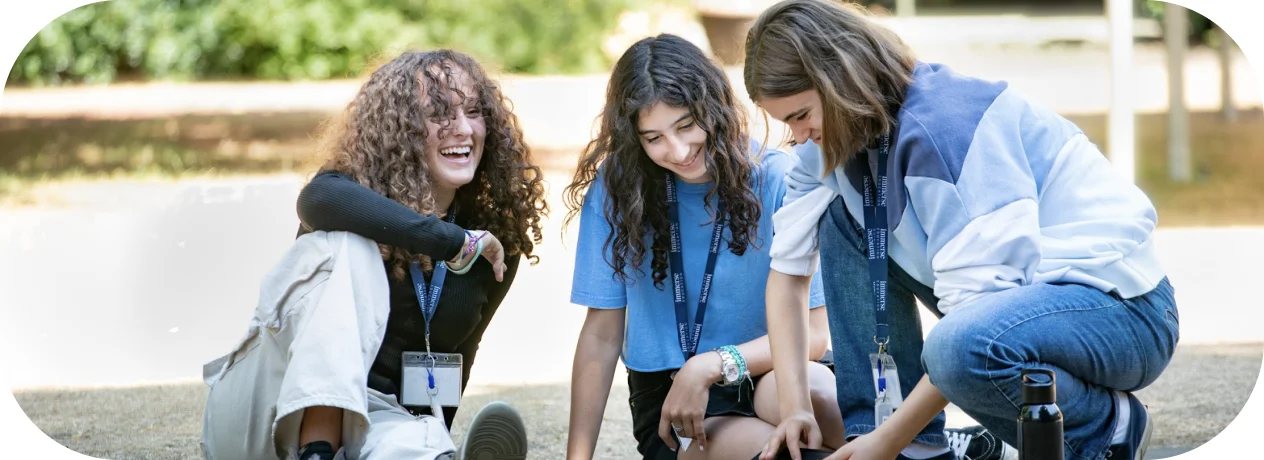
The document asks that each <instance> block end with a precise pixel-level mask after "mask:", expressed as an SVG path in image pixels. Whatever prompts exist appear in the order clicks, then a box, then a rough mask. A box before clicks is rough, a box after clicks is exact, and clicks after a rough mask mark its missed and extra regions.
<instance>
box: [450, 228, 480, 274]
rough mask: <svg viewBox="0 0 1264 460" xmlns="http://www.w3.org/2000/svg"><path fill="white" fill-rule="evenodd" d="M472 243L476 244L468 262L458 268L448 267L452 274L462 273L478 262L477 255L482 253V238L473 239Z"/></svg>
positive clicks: (468, 270) (467, 271)
mask: <svg viewBox="0 0 1264 460" xmlns="http://www.w3.org/2000/svg"><path fill="white" fill-rule="evenodd" d="M474 244H475V246H476V249H475V252H474V257H473V258H472V259H470V261H469V263H466V264H465V266H464V267H461V269H460V270H454V269H452V267H448V271H449V272H451V273H452V274H454V275H464V274H466V273H469V272H470V268H473V267H474V263H475V262H478V257H479V256H481V255H483V239H482V238H481V237H480V238H479V239H477V240H475V243H474Z"/></svg>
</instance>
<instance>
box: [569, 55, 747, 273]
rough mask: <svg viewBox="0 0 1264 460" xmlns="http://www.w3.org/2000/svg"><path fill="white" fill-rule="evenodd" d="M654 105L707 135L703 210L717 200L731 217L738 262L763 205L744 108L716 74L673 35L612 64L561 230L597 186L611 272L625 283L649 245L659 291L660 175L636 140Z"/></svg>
mask: <svg viewBox="0 0 1264 460" xmlns="http://www.w3.org/2000/svg"><path fill="white" fill-rule="evenodd" d="M658 102H662V103H664V104H667V105H668V106H671V107H680V108H685V109H687V110H689V114H690V115H691V116H692V117H693V118H694V120H697V122H698V126H699V127H701V128H702V129H703V130H704V131H705V132H706V133H707V145H706V152H707V154H706V155H704V157H703V158H704V160H705V161H706V165H707V171H709V172H710V173H711V179H712V185H711V188H710V190H709V191H708V192H707V195H706V202H707V203H708V206H710V204H709V203H711V200H712V199H713V198H715V197H716V196H717V195H718V196H719V200H718V201H719V202H720V203H721V205H722V206H723V209H721V210H719V213H723V214H725V215H727V216H728V219H729V231H730V233H731V234H732V239H731V240H730V241H729V250H730V251H732V252H733V253H734V254H737V255H742V254H744V253H745V252H746V247H747V246H748V245H750V244H751V243H752V242H754V241H755V240H756V239H757V235H758V233H757V232H758V225H759V219H760V204H759V200H758V199H757V198H756V195H755V192H754V187H756V186H757V185H756V184H754V183H752V182H753V181H756V180H758V179H757V178H756V177H755V175H754V174H752V171H753V170H754V165H755V161H756V160H755V158H754V157H752V156H751V154H750V148H749V147H750V144H749V138H748V137H747V135H746V133H745V129H746V111H745V107H743V106H742V105H740V103H739V102H738V100H737V98H736V97H735V96H734V93H733V89H732V87H731V86H730V85H729V82H728V79H727V78H726V77H725V76H724V72H723V71H722V70H720V67H719V66H718V65H716V64H715V63H714V62H713V61H712V60H711V59H710V58H709V57H707V55H706V54H704V53H703V52H702V50H701V49H698V47H697V46H694V45H693V44H692V43H690V42H688V41H687V40H685V39H683V38H680V37H678V36H674V35H671V34H661V35H658V36H656V37H649V38H645V39H642V40H641V41H638V42H637V43H636V44H634V45H632V47H631V48H630V49H628V50H627V51H626V52H624V54H623V56H622V57H621V58H619V61H618V63H616V64H615V68H614V71H613V72H612V74H611V76H610V85H609V87H608V88H607V90H606V105H605V109H604V110H603V112H602V114H601V117H600V120H601V122H600V131H599V133H598V135H597V137H596V138H595V139H593V141H592V142H590V143H589V144H588V146H587V148H586V149H585V151H584V153H583V155H581V157H580V160H579V167H578V169H577V170H576V171H575V177H574V179H573V180H572V182H571V184H570V185H568V186H567V187H566V190H565V191H564V196H563V199H564V201H565V203H566V207H567V208H568V209H569V212H568V213H567V216H566V219H565V222H564V225H569V223H570V221H571V219H573V218H574V217H575V216H576V215H578V214H579V213H580V211H581V210H582V208H583V202H584V196H585V195H586V192H587V190H588V187H589V185H591V184H592V183H593V181H595V180H598V177H600V178H601V180H602V181H603V182H602V185H603V186H604V188H605V192H606V195H607V198H606V205H605V210H604V211H605V217H606V221H607V222H609V223H610V226H611V227H612V228H613V231H612V232H611V234H610V235H609V236H608V237H607V238H606V242H605V246H604V247H605V249H606V250H608V251H609V253H610V254H612V255H613V260H610V261H608V262H609V263H610V267H611V268H613V269H614V272H615V273H616V274H617V275H618V276H619V277H620V279H622V280H624V281H626V280H627V278H628V275H627V274H626V269H627V267H629V266H631V267H637V269H638V271H639V267H640V266H641V264H642V263H643V261H644V257H645V252H646V248H645V243H644V241H645V240H644V238H645V236H646V234H647V232H648V233H650V234H651V235H652V238H653V242H652V246H651V248H650V250H651V252H652V254H653V255H652V257H653V258H652V259H651V262H650V266H651V268H652V269H653V274H652V276H653V281H654V285H655V286H659V287H660V288H661V287H662V283H663V280H664V279H666V278H667V264H668V262H667V250H668V247H669V246H670V241H669V240H670V235H669V234H668V232H669V230H668V217H667V204H666V203H667V201H666V191H665V188H666V177H667V170H666V169H664V168H663V167H661V166H659V165H657V164H655V163H654V161H653V160H651V159H650V158H649V155H646V154H645V151H644V149H643V148H642V147H641V142H640V135H639V134H638V133H637V120H638V117H639V114H640V111H641V110H643V109H646V108H648V107H650V106H652V105H654V104H655V103H658ZM719 213H717V214H716V216H717V218H718V217H720V216H719ZM612 248H613V249H612Z"/></svg>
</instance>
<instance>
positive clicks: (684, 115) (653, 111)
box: [636, 102, 711, 184]
mask: <svg viewBox="0 0 1264 460" xmlns="http://www.w3.org/2000/svg"><path fill="white" fill-rule="evenodd" d="M637 118H638V119H637V123H636V129H637V133H638V134H639V135H640V138H641V148H643V149H644V150H645V154H646V155H649V157H650V159H651V160H653V161H654V163H655V164H657V165H659V166H662V167H663V168H665V169H667V170H668V171H671V172H672V173H674V174H676V176H677V177H680V179H681V180H683V181H685V182H688V183H693V184H701V183H705V182H708V181H710V180H711V175H710V174H709V173H708V171H707V161H706V158H703V155H704V154H705V153H706V150H707V149H706V146H707V133H706V131H703V130H702V128H701V127H699V126H698V123H697V121H696V120H694V118H693V116H692V115H690V114H689V110H687V109H685V108H682V107H672V106H669V105H667V104H664V103H662V102H656V103H654V104H653V105H651V106H649V107H647V108H646V109H644V110H641V112H640V114H639V115H638V117H637Z"/></svg>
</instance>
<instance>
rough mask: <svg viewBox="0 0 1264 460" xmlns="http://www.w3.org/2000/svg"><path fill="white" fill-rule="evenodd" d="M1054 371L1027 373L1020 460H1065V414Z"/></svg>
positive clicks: (1020, 431)
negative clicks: (1063, 416) (1061, 408)
mask: <svg viewBox="0 0 1264 460" xmlns="http://www.w3.org/2000/svg"><path fill="white" fill-rule="evenodd" d="M1055 383H1056V382H1055V379H1054V376H1053V371H1050V370H1045V369H1028V370H1024V371H1023V407H1022V408H1021V411H1020V412H1019V414H1018V458H1019V460H1062V459H1063V450H1062V446H1063V444H1062V411H1061V410H1059V409H1058V404H1057V401H1058V391H1057V387H1056V385H1055Z"/></svg>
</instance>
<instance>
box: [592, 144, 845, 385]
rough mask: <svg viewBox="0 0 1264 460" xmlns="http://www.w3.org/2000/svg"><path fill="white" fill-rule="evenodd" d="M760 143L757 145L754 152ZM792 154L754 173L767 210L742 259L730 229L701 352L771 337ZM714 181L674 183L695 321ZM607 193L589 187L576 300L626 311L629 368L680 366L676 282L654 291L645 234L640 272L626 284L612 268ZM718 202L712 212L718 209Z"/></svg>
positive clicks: (814, 302)
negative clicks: (769, 300) (772, 274)
mask: <svg viewBox="0 0 1264 460" xmlns="http://www.w3.org/2000/svg"><path fill="white" fill-rule="evenodd" d="M756 145H758V144H757V143H752V148H754V146H756ZM794 161H795V159H794V157H792V156H790V155H787V154H786V153H784V152H781V151H769V152H767V153H766V154H765V156H764V158H763V161H762V162H761V164H760V166H759V167H758V169H756V170H755V171H754V174H757V175H759V176H762V180H761V181H760V183H759V184H758V185H759V186H760V188H759V189H758V190H757V191H756V192H757V193H758V197H759V200H760V203H761V204H762V206H763V209H762V210H761V213H760V220H759V227H758V239H757V240H756V241H752V242H751V244H750V245H749V246H748V247H747V249H746V254H744V255H741V256H737V255H734V254H733V253H732V252H731V251H730V250H729V249H728V241H731V240H732V234H731V232H730V231H729V230H728V229H727V228H726V229H725V231H724V241H725V242H724V243H723V244H721V245H720V253H719V256H718V257H717V259H716V267H715V277H714V279H713V280H712V287H711V299H710V301H709V302H708V304H707V313H706V319H705V321H704V322H703V327H702V338H701V339H700V341H699V342H700V343H699V344H698V353H704V352H707V351H709V350H712V349H715V348H717V347H720V346H724V345H740V344H742V343H746V342H749V341H751V340H754V339H757V338H759V337H762V336H764V335H767V334H768V324H767V321H766V316H765V308H764V303H765V302H764V299H765V297H764V290H765V287H766V286H767V284H768V273H769V266H770V263H771V261H772V259H771V258H770V257H769V256H768V249H769V247H770V246H771V245H772V232H773V223H772V215H773V213H775V212H776V211H777V209H778V208H780V207H781V199H782V196H784V195H785V191H786V184H785V174H786V172H787V171H789V170H790V168H791V167H792V166H793V164H794ZM710 185H711V184H689V183H685V182H682V181H681V180H680V179H679V178H677V179H676V186H677V189H676V190H677V191H676V193H677V198H678V200H679V201H680V204H679V210H680V221H681V225H680V237H681V243H682V244H681V247H682V248H684V249H683V250H682V251H681V252H682V254H681V256H682V258H683V259H684V265H685V297H686V305H687V306H688V311H689V320H690V321H693V319H694V315H695V313H696V310H697V308H698V295H699V291H700V290H701V289H702V275H703V272H704V271H705V269H706V262H707V255H708V252H707V250H708V248H710V246H711V234H712V231H713V229H714V227H713V224H712V222H714V221H713V219H712V217H711V215H710V213H709V212H708V210H707V208H706V206H705V205H704V203H703V199H704V198H705V196H706V193H707V189H708V188H709V187H710ZM605 199H606V191H605V187H604V185H603V184H602V180H601V178H600V177H598V179H597V180H595V181H593V183H592V184H591V185H590V186H589V188H588V191H587V194H586V196H585V197H584V206H583V210H582V211H581V214H580V224H579V242H578V244H577V247H576V250H575V274H574V278H573V284H572V287H571V302H572V303H575V304H578V305H584V306H587V307H592V308H602V309H616V308H624V307H625V306H626V307H628V308H627V313H626V314H627V322H626V330H625V333H624V342H623V354H622V357H623V362H624V364H626V365H627V366H628V368H629V369H632V370H635V371H641V372H654V371H662V370H668V369H679V368H680V367H681V366H683V365H684V362H685V359H684V354H683V353H682V352H681V350H680V342H679V338H678V337H677V333H676V306H675V303H673V302H672V288H671V282H670V277H669V278H668V279H665V280H664V281H663V285H662V288H661V289H660V288H658V287H656V286H654V281H653V278H651V277H650V274H651V273H653V272H654V271H653V268H651V266H650V262H651V260H652V257H653V256H652V254H651V253H649V247H650V244H651V237H650V236H649V235H647V236H646V239H645V245H646V252H647V254H646V255H645V257H644V261H643V263H642V264H641V267H640V270H639V271H638V270H637V269H636V267H631V266H629V267H626V268H625V269H624V272H625V273H627V274H628V281H627V284H626V285H625V284H624V283H623V282H622V281H621V280H620V279H619V278H618V277H616V276H615V274H614V270H613V269H611V268H610V265H609V263H608V262H607V261H608V260H610V257H609V254H610V252H609V251H608V250H606V249H605V248H604V246H605V242H606V237H607V235H609V234H610V232H611V229H610V224H609V223H608V222H607V221H606V219H605V211H604V207H605ZM715 204H716V203H715V202H714V201H713V202H712V209H714V208H715ZM809 300H810V301H809V303H808V305H810V306H811V307H812V308H816V307H820V306H823V305H825V294H824V290H823V288H822V284H821V278H820V276H813V277H812V287H811V296H810V299H809Z"/></svg>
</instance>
